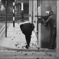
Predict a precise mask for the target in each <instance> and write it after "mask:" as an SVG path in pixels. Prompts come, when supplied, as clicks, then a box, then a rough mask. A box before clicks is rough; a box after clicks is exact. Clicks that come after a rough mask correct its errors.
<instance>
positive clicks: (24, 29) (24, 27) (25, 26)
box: [20, 23, 34, 49]
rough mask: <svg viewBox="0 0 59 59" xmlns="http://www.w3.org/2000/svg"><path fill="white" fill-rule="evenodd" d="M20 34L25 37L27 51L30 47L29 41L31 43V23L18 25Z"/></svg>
mask: <svg viewBox="0 0 59 59" xmlns="http://www.w3.org/2000/svg"><path fill="white" fill-rule="evenodd" d="M20 28H21V31H22V33H23V34H24V35H25V38H26V43H27V45H26V48H27V49H28V48H29V46H30V41H31V34H32V31H33V30H34V24H32V23H24V24H21V25H20Z"/></svg>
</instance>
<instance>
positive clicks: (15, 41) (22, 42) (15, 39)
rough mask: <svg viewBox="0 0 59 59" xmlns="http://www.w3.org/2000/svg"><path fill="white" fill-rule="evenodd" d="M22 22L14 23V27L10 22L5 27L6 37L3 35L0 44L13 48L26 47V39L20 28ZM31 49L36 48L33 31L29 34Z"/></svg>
mask: <svg viewBox="0 0 59 59" xmlns="http://www.w3.org/2000/svg"><path fill="white" fill-rule="evenodd" d="M21 24H22V23H15V27H13V24H12V23H10V24H9V26H8V29H7V37H4V38H3V39H2V41H1V43H0V46H2V47H7V48H14V49H26V48H25V46H26V39H25V35H24V34H23V33H22V31H21V29H20V25H21ZM30 48H31V49H34V48H35V49H37V38H36V35H35V32H34V31H32V35H31V43H30Z"/></svg>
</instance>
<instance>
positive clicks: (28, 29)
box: [20, 23, 34, 35]
mask: <svg viewBox="0 0 59 59" xmlns="http://www.w3.org/2000/svg"><path fill="white" fill-rule="evenodd" d="M20 28H21V30H22V33H23V34H25V35H31V33H32V31H33V30H34V25H33V24H32V23H25V24H21V25H20Z"/></svg>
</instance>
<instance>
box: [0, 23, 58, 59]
mask: <svg viewBox="0 0 59 59" xmlns="http://www.w3.org/2000/svg"><path fill="white" fill-rule="evenodd" d="M21 24H22V23H21V22H20V23H15V27H13V24H12V23H10V24H9V25H8V29H7V37H5V36H4V37H3V39H2V40H1V41H0V59H58V58H56V53H55V52H52V53H51V52H42V51H39V52H38V51H22V50H21V51H19V50H20V49H26V48H25V46H26V40H25V35H24V34H23V33H22V31H21V29H20V25H21ZM3 47H5V48H4V49H3ZM6 48H11V49H16V50H11V49H9V50H8V49H6ZM29 49H37V38H36V35H35V32H34V31H33V32H32V35H31V44H30V48H29Z"/></svg>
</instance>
